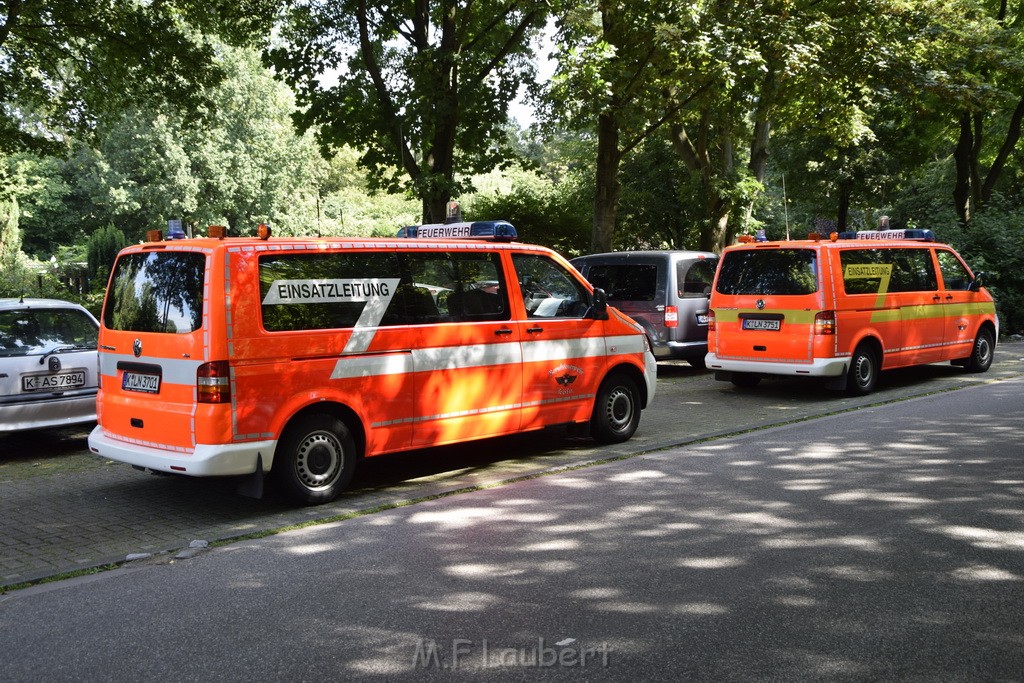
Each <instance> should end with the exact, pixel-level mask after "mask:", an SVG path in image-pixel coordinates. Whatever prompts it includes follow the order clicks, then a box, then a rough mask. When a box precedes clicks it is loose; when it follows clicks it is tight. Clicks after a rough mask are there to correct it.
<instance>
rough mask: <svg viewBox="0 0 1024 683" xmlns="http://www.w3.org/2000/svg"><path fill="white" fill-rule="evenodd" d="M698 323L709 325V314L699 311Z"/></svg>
mask: <svg viewBox="0 0 1024 683" xmlns="http://www.w3.org/2000/svg"><path fill="white" fill-rule="evenodd" d="M697 324H698V325H707V324H708V314H707V313H698V314H697Z"/></svg>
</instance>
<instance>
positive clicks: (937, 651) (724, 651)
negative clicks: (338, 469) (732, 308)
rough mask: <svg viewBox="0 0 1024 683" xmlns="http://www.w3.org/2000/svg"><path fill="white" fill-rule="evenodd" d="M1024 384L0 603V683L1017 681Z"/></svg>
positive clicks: (386, 514) (757, 435) (405, 512)
mask: <svg viewBox="0 0 1024 683" xmlns="http://www.w3.org/2000/svg"><path fill="white" fill-rule="evenodd" d="M1022 431H1024V379H1014V380H1004V381H1000V382H994V383H987V384H983V385H979V386H973V387H968V388H964V389H961V390H958V391H952V392H943V393H939V394H934V395H929V396H924V397H920V398H916V399H911V400H906V401H900V402H896V403H891V404H885V405H879V406H875V407H868V408H864V409H860V410H856V411H851V412H843V413H840V414H836V415H832V416H829V417H824V418H820V419H814V420H807V421H799V422H795V423H792V424H789V425H785V426H781V427H774V428H768V429H763V430H758V431H755V432H751V433H748V434H743V435H739V436H735V437H729V438H722V439H715V440H710V441H707V442H704V443H700V444H694V445H691V446H686V447H676V448H668V449H663V450H659V451H657V452H654V453H649V454H645V455H639V456H637V457H633V458H628V459H621V460H617V461H613V462H607V463H603V464H596V465H593V466H590V467H584V468H580V469H574V470H570V471H564V472H561V473H553V474H549V475H547V476H540V477H535V478H530V479H525V480H521V481H516V482H512V483H509V484H506V485H504V486H499V487H495V488H489V489H486V490H479V491H473V492H468V493H465V494H461V495H454V496H448V497H443V498H440V499H436V500H431V501H425V502H422V503H419V504H415V505H409V506H405V507H400V508H396V509H389V510H384V511H381V512H378V513H375V514H370V515H365V516H360V517H357V518H353V519H348V520H344V521H339V522H335V523H330V524H324V525H316V526H312V527H308V528H305V529H301V530H295V531H290V532H287V533H283V534H279V535H275V536H271V537H268V538H264V539H260V540H250V541H245V542H240V543H236V544H232V545H227V546H224V547H220V548H216V549H213V550H210V551H205V552H201V553H200V554H198V555H197V556H196V557H194V558H192V559H188V560H179V561H175V562H164V563H153V564H142V565H133V566H131V567H128V568H123V569H118V570H115V571H110V572H106V573H102V574H98V575H95V576H93V577H88V578H82V579H76V580H73V581H69V582H61V583H54V584H45V585H40V586H35V587H32V588H28V589H25V590H22V591H16V592H14V593H10V594H8V595H7V596H3V597H0V642H3V643H4V647H3V648H2V650H0V679H2V680H7V681H21V680H41V679H42V680H53V681H60V680H79V679H87V680H138V679H144V678H146V679H148V678H158V677H159V678H171V677H174V678H180V679H191V680H195V679H203V680H246V681H253V680H284V679H288V680H291V679H294V680H319V679H331V680H403V679H410V680H412V679H415V680H448V679H453V678H457V679H463V680H478V679H489V680H523V679H536V678H548V677H551V678H554V677H558V678H573V679H579V680H673V681H675V680H684V679H710V680H751V679H756V680H760V679H768V678H771V679H782V680H792V679H800V680H804V679H829V680H843V679H855V680H891V679H917V680H935V679H942V680H970V679H974V680H977V679H983V680H998V679H1005V680H1019V679H1020V678H1021V677H1022V675H1024V609H1022V608H1024V590H1022V589H1021V586H1022V582H1024V513H1022V510H1024V506H1022V503H1024V458H1022V456H1024V452H1022V446H1021V441H1020V434H1021V433H1022Z"/></svg>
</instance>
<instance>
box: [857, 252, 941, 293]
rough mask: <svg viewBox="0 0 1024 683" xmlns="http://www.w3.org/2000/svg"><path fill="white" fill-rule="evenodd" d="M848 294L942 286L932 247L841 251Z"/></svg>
mask: <svg viewBox="0 0 1024 683" xmlns="http://www.w3.org/2000/svg"><path fill="white" fill-rule="evenodd" d="M839 263H840V265H841V266H842V269H843V288H844V290H845V291H846V293H847V294H879V293H885V292H930V291H932V290H935V289H938V282H937V281H936V279H935V266H934V265H933V264H932V257H931V252H930V251H929V250H928V249H844V250H843V251H841V252H840V253H839Z"/></svg>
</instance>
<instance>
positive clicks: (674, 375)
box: [0, 342, 1024, 587]
mask: <svg viewBox="0 0 1024 683" xmlns="http://www.w3.org/2000/svg"><path fill="white" fill-rule="evenodd" d="M1022 375H1024V344H1022V343H1020V342H1017V343H1009V344H1005V343H1004V344H1001V345H999V347H997V351H996V360H995V363H994V364H993V366H992V369H991V370H990V371H989V372H987V373H983V374H969V373H965V372H963V371H962V370H961V369H959V368H954V367H952V366H949V365H948V364H936V365H930V366H924V367H919V368H912V369H907V370H898V371H894V372H891V373H883V375H882V378H881V380H880V382H879V386H878V390H877V391H876V392H875V393H873V394H871V395H869V396H867V397H862V398H850V397H846V396H844V395H842V394H836V393H834V392H830V391H827V390H826V389H824V388H822V387H821V386H819V385H816V384H812V383H808V382H802V381H797V380H784V381H781V380H780V381H770V382H763V383H762V384H761V385H760V386H759V387H757V388H756V389H754V390H751V391H743V390H738V389H736V388H735V387H733V386H732V385H731V384H730V383H727V382H716V381H714V379H713V378H712V376H711V374H710V373H707V372H701V371H696V370H694V369H693V368H691V367H690V366H688V365H686V364H685V363H679V364H662V365H660V366H659V379H658V393H657V397H656V399H655V402H654V404H653V405H652V406H651V407H650V408H649V409H648V410H646V411H644V414H643V417H642V419H641V423H640V429H639V431H638V432H637V435H636V436H635V437H634V438H633V439H632V440H631V441H629V442H626V443H625V444H621V445H618V446H615V447H598V446H596V445H595V444H594V443H593V442H592V441H591V440H589V439H585V438H567V437H566V436H565V435H564V433H562V432H560V431H558V430H553V431H551V432H543V433H535V434H526V435H521V436H517V437H512V438H504V439H492V440H487V441H481V442H475V443H470V444H464V445H460V446H456V447H446V448H436V449H429V450H423V451H416V452H412V453H405V454H399V455H395V456H382V457H379V458H373V459H371V460H369V461H367V462H366V463H365V464H364V466H363V467H361V469H360V470H359V471H358V472H357V475H356V479H355V481H354V482H353V483H354V488H353V490H352V491H351V492H349V493H347V494H345V495H343V496H342V497H341V498H339V499H338V500H337V501H335V502H333V503H331V504H329V505H325V506H320V507H315V508H304V509H296V508H293V507H290V506H289V505H287V504H286V503H285V502H284V501H283V500H281V499H280V497H279V496H277V495H276V493H275V492H274V491H273V490H272V489H271V490H268V492H267V495H266V496H265V497H264V499H263V500H252V499H249V498H244V497H241V496H238V495H237V494H236V493H235V484H234V482H231V481H221V480H197V479H192V478H187V477H158V476H154V475H151V474H144V473H140V472H137V471H135V470H133V469H131V468H130V467H128V466H126V465H123V464H121V463H114V462H111V461H106V460H102V459H100V458H97V457H96V456H94V455H91V454H90V453H89V452H88V450H87V448H86V444H85V437H86V435H87V433H88V430H85V429H80V430H69V431H63V432H62V431H50V432H30V433H24V434H18V435H12V436H7V437H0V587H3V586H13V585H18V584H22V583H24V582H29V581H35V580H39V579H42V578H46V577H51V576H55V575H60V574H62V573H66V572H71V571H75V570H82V569H87V568H92V567H100V566H105V565H108V564H111V563H118V562H123V561H124V560H125V558H126V557H128V556H129V555H145V554H152V555H154V556H156V557H158V558H159V557H162V556H168V555H169V556H173V555H174V554H176V553H177V552H178V551H179V550H180V549H182V548H185V547H187V546H188V545H189V544H190V542H192V541H194V540H206V541H223V540H227V539H234V538H239V537H242V536H246V535H249V534H259V533H266V532H269V531H271V530H275V529H280V528H282V527H287V526H290V525H295V524H304V523H310V522H316V521H318V520H323V519H331V518H336V517H338V516H340V515H351V514H357V513H360V512H362V511H366V510H374V509H380V508H384V507H390V506H395V505H402V504H405V503H407V502H409V501H415V500H420V499H424V498H429V497H432V496H438V495H445V494H450V493H451V492H455V491H461V490H465V489H467V488H473V487H486V486H491V485H494V484H497V483H500V482H504V481H508V480H514V479H518V478H523V477H530V476H535V475H538V474H540V473H544V472H549V471H553V470H559V469H564V468H571V467H576V466H579V465H582V464H586V463H589V462H593V461H596V460H603V459H609V458H617V457H631V456H634V455H636V454H640V453H650V452H657V451H658V450H659V449H662V448H668V447H673V446H678V445H681V444H687V443H696V442H699V441H701V440H704V439H709V438H715V437H719V436H722V435H727V434H735V433H738V432H742V431H745V430H749V429H757V428H761V427H764V426H767V425H773V424H780V423H785V422H789V421H793V420H800V419H806V418H809V417H814V416H819V415H825V414H830V413H836V412H841V411H846V410H854V409H857V408H858V407H863V406H866V405H873V404H879V403H885V402H889V401H898V400H902V399H905V398H907V397H910V396H918V395H923V394H928V393H933V392H941V391H948V390H954V389H957V388H960V387H964V386H973V385H978V384H981V385H988V384H990V383H991V382H993V381H999V380H1002V379H1006V378H1010V377H1017V376H1022Z"/></svg>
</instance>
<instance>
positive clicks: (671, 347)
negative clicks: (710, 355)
mask: <svg viewBox="0 0 1024 683" xmlns="http://www.w3.org/2000/svg"><path fill="white" fill-rule="evenodd" d="M707 352H708V343H707V341H691V342H676V341H669V342H665V343H664V344H662V345H661V346H658V347H654V355H655V356H657V357H658V358H679V359H682V360H690V359H691V358H703V357H704V354H706V353H707Z"/></svg>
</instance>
